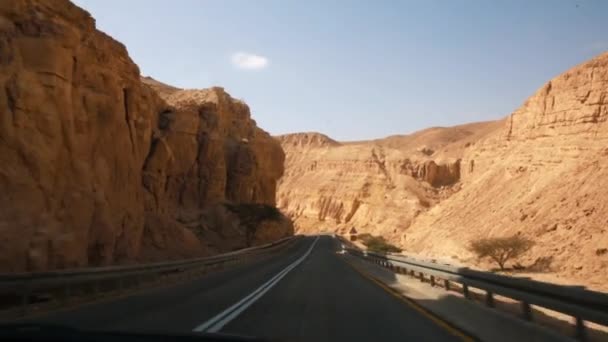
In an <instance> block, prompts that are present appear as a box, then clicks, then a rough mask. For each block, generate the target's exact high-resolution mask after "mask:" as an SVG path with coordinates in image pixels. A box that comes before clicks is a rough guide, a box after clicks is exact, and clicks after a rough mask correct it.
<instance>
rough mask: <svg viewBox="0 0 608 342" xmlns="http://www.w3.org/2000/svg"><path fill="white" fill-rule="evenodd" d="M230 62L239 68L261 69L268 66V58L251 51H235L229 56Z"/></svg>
mask: <svg viewBox="0 0 608 342" xmlns="http://www.w3.org/2000/svg"><path fill="white" fill-rule="evenodd" d="M230 60H231V61H232V64H234V66H235V67H237V68H239V69H245V70H261V69H264V68H266V67H267V66H268V63H269V62H270V61H269V60H268V58H266V57H264V56H260V55H256V54H253V53H247V52H237V53H234V54H233V55H232V57H230Z"/></svg>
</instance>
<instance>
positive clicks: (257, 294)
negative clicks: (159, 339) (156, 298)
mask: <svg viewBox="0 0 608 342" xmlns="http://www.w3.org/2000/svg"><path fill="white" fill-rule="evenodd" d="M317 240H319V237H318V236H317V238H316V239H315V241H313V243H312V244H311V245H310V248H308V250H307V251H306V253H304V255H302V256H301V257H300V258H298V259H297V260H296V261H294V262H292V263H291V264H289V265H288V266H287V267H285V268H284V269H283V270H282V271H281V272H279V273H277V274H276V275H275V276H274V277H272V278H270V280H268V281H267V282H265V283H264V284H263V285H262V286H260V287H258V288H257V289H256V290H255V291H253V292H252V293H250V294H249V295H247V296H246V297H245V298H243V299H241V300H240V301H238V302H237V303H236V304H233V305H232V306H230V307H229V308H227V309H226V310H224V311H222V312H220V313H219V314H217V315H216V316H215V317H213V318H211V319H210V320H208V321H207V322H205V323H203V324H201V325H199V326H197V327H196V328H194V329H193V330H192V331H196V332H203V331H204V332H212V333H213V332H218V331H220V329H222V328H223V327H224V326H225V325H226V324H228V323H230V321H232V320H233V319H235V318H236V317H238V316H239V315H240V314H241V313H242V312H243V311H245V310H246V309H247V308H248V307H250V306H251V304H253V303H255V302H256V301H257V300H258V299H260V298H261V297H262V296H263V295H264V294H265V293H266V292H268V290H270V289H271V288H272V287H273V286H275V285H276V284H277V283H278V282H279V281H281V279H283V277H285V276H286V275H287V273H289V272H290V271H291V270H293V269H294V268H296V266H298V265H299V264H300V263H302V261H304V260H305V259H306V257H308V255H309V254H310V252H312V249H313V248H314V247H315V245H316V244H317Z"/></svg>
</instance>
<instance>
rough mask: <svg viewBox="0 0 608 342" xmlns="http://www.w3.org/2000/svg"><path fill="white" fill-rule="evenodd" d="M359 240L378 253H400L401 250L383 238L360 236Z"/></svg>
mask: <svg viewBox="0 0 608 342" xmlns="http://www.w3.org/2000/svg"><path fill="white" fill-rule="evenodd" d="M359 240H361V242H362V243H363V244H364V245H365V246H366V247H367V249H369V250H370V251H372V252H378V253H400V252H401V249H400V248H399V247H397V246H395V245H393V244H391V243H389V242H387V241H386V240H385V239H384V238H383V237H382V236H373V235H371V234H367V233H364V234H359Z"/></svg>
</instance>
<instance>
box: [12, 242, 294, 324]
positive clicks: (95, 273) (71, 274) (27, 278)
mask: <svg viewBox="0 0 608 342" xmlns="http://www.w3.org/2000/svg"><path fill="white" fill-rule="evenodd" d="M296 238H297V237H293V236H291V237H287V238H284V239H281V240H277V241H275V242H272V243H268V244H265V245H260V246H255V247H250V248H245V249H241V250H238V251H234V252H229V253H224V254H219V255H214V256H211V257H204V258H194V259H186V260H179V261H169V262H158V263H148V264H137V265H124V266H107V267H89V268H79V269H68V270H57V271H46V272H27V273H0V296H5V297H11V296H12V297H13V298H15V297H19V298H20V300H19V303H17V304H16V305H15V306H17V307H20V311H19V313H18V314H21V315H25V314H26V313H27V312H28V309H29V306H30V304H31V303H30V300H31V299H32V298H33V297H34V296H35V295H40V294H49V293H57V292H61V293H62V294H61V297H62V299H63V300H65V299H67V298H68V297H70V296H71V294H72V292H73V290H74V289H76V288H78V287H83V286H89V287H90V289H91V292H92V293H98V292H101V289H100V287H101V286H100V285H101V284H102V283H104V282H105V283H108V282H111V281H114V284H113V286H111V288H112V289H114V290H116V289H118V290H122V289H123V288H124V287H125V286H126V285H129V284H131V285H133V284H135V285H139V284H142V283H144V282H146V281H149V280H152V279H157V278H158V277H161V276H170V275H180V274H186V273H192V272H195V273H198V274H202V273H204V272H205V271H206V270H207V269H208V268H209V267H213V266H219V265H226V264H231V263H236V262H241V261H243V260H244V259H250V258H252V257H255V256H257V255H260V254H267V253H268V252H271V251H274V250H276V249H278V248H280V247H283V246H286V245H287V244H288V243H289V242H292V241H294V240H295V239H296ZM127 283H129V284H127ZM9 309H10V308H9Z"/></svg>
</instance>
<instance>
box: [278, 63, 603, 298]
mask: <svg viewBox="0 0 608 342" xmlns="http://www.w3.org/2000/svg"><path fill="white" fill-rule="evenodd" d="M607 118H608V53H605V54H602V55H600V56H598V57H596V58H594V59H592V60H590V61H588V62H586V63H584V64H581V65H579V66H577V67H575V68H573V69H571V70H569V71H567V72H566V73H564V74H562V75H560V76H558V77H556V78H555V79H553V80H551V81H550V82H548V83H547V84H546V85H544V86H543V87H542V88H541V89H540V90H538V91H537V92H536V93H535V94H534V95H533V96H532V97H531V98H529V99H528V100H527V101H525V103H524V104H523V105H522V106H521V107H520V108H519V109H517V110H516V111H515V112H514V113H513V114H511V115H510V116H509V117H507V118H506V119H505V120H501V121H497V122H493V123H479V124H471V125H465V126H457V127H452V128H445V129H438V128H432V129H428V130H424V131H420V132H417V133H414V134H411V135H405V136H394V137H389V138H386V139H379V140H374V141H370V142H356V143H336V144H332V145H326V146H308V147H307V146H306V144H305V143H301V144H298V143H294V142H293V141H292V140H293V139H295V138H294V136H288V137H279V139H280V140H281V141H282V142H283V146H284V148H285V150H286V153H287V164H286V172H285V176H284V178H283V179H282V180H281V181H280V186H279V192H278V198H279V205H280V206H281V207H282V208H283V209H284V210H286V211H288V212H289V213H290V215H291V216H292V217H293V218H294V219H295V221H296V225H297V229H299V230H301V231H313V230H316V229H317V227H318V228H320V229H323V230H329V231H336V230H337V231H339V232H344V231H345V228H346V227H348V226H356V227H357V229H358V230H359V232H369V233H372V234H378V235H383V236H385V237H387V238H389V240H390V241H392V242H393V243H396V244H398V245H400V246H402V247H403V248H404V249H405V250H406V251H407V252H411V253H416V254H422V255H426V256H429V257H432V258H444V259H447V260H449V261H451V262H453V263H462V264H466V265H476V266H479V267H491V266H492V265H490V264H487V263H483V262H479V261H478V260H477V259H476V258H474V256H473V255H472V254H471V253H470V252H469V251H468V250H467V246H468V244H469V242H470V241H471V240H474V239H477V238H481V237H489V236H506V235H511V234H522V235H524V236H526V237H528V238H530V239H532V240H534V241H535V242H536V245H535V246H534V247H533V248H532V250H531V251H530V252H529V253H528V254H527V255H526V256H525V257H523V258H521V259H520V260H517V262H519V263H520V264H521V265H522V266H524V267H525V268H526V271H524V274H525V275H528V276H532V277H535V278H540V279H545V280H549V281H557V282H563V283H579V284H584V285H587V286H590V287H592V288H598V289H604V290H606V289H608V287H606V285H605V284H606V277H605V272H604V270H605V269H606V267H608V252H607V250H608V232H607V231H606V227H605V226H606V224H607V223H608V196H607V195H606V194H605V191H604V188H605V187H606V186H607V185H608V158H607V157H608V148H607V147H606V146H607V142H608V140H607V139H608V124H607V123H606V122H607ZM308 140H310V139H308ZM442 160H443V162H442ZM446 161H447V162H446Z"/></svg>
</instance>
